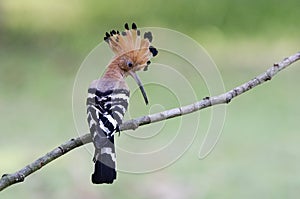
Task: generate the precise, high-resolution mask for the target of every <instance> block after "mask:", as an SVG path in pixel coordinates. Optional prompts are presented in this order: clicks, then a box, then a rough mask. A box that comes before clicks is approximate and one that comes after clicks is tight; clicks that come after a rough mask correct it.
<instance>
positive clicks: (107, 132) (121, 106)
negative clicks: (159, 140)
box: [87, 23, 158, 184]
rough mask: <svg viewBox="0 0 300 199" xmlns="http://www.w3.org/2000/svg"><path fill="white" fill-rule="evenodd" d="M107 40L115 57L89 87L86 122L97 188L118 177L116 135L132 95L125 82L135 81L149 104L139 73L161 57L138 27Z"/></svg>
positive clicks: (109, 35)
mask: <svg viewBox="0 0 300 199" xmlns="http://www.w3.org/2000/svg"><path fill="white" fill-rule="evenodd" d="M104 40H105V41H106V42H107V43H108V45H109V47H110V48H111V49H112V51H113V52H114V54H115V56H114V57H113V59H112V61H111V62H110V64H109V65H108V67H107V69H106V71H105V72H104V74H103V76H102V77H101V78H100V79H97V80H94V81H93V82H92V83H91V84H90V87H89V89H88V98H87V120H88V124H89V128H90V133H91V136H92V140H93V143H94V147H95V154H94V158H93V161H94V163H95V170H94V173H93V174H92V182H93V183H94V184H102V183H108V184H111V183H113V181H114V180H115V179H116V177H117V172H116V152H115V146H114V135H115V134H116V132H120V129H119V126H120V125H121V123H122V119H123V116H124V114H125V112H126V110H127V107H128V101H129V94H130V91H129V87H128V85H127V84H126V82H125V78H126V77H127V76H131V77H133V79H134V80H135V81H136V83H137V84H138V86H139V88H140V90H141V92H142V95H143V97H144V100H145V103H146V104H148V98H147V95H146V92H145V90H144V88H143V85H142V83H141V81H140V79H139V77H138V75H137V74H136V72H137V71H139V70H142V69H143V70H147V68H148V66H149V64H150V63H151V62H150V59H151V58H152V57H155V56H156V55H157V53H158V51H157V49H156V48H154V47H153V46H152V45H151V42H152V33H151V32H145V33H144V35H143V37H142V36H141V33H140V30H138V29H137V26H136V24H135V23H133V24H132V29H129V26H128V24H127V23H126V24H125V30H124V31H122V32H121V33H120V32H119V31H115V30H112V31H110V33H108V32H106V34H105V37H104Z"/></svg>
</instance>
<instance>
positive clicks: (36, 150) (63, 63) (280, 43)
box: [0, 0, 300, 199]
mask: <svg viewBox="0 0 300 199" xmlns="http://www.w3.org/2000/svg"><path fill="white" fill-rule="evenodd" d="M299 7H300V1H298V0H287V1H279V0H264V1H258V0H255V1H246V0H223V1H220V0H211V1H203V0H188V1H180V0H173V1H171V0H165V1H158V0H152V1H145V0H141V1H138V0H133V1H120V0H118V1H117V0H110V1H96V0H86V1H83V0H64V1H58V0H52V1H45V0H21V1H16V0H1V1H0V61H1V62H0V131H1V133H0V146H1V150H0V174H2V173H9V172H14V171H15V170H17V169H20V168H21V167H22V166H25V165H26V164H27V163H29V162H31V161H33V160H34V159H35V158H37V157H39V156H40V155H42V154H44V153H45V152H47V151H49V150H50V149H52V148H53V147H55V146H57V145H58V144H60V143H62V142H64V141H65V140H68V139H70V138H71V137H74V136H77V134H76V133H75V132H76V131H75V128H74V123H73V118H72V107H71V95H72V87H73V82H74V79H75V75H76V72H77V70H78V68H79V66H80V64H81V62H82V61H83V60H84V58H85V57H86V55H87V54H88V53H89V52H90V51H91V49H93V48H94V47H95V46H96V45H98V44H99V42H102V38H103V35H104V32H105V31H108V30H110V29H121V28H122V26H123V24H124V23H125V22H136V23H137V25H138V26H140V27H151V26H154V27H165V28H170V29H173V30H177V31H180V32H182V33H185V34H187V35H189V36H191V37H192V38H193V39H195V40H196V41H198V42H199V43H201V44H202V45H204V46H205V48H206V50H208V52H209V53H210V54H211V55H212V57H213V58H214V61H215V62H216V63H217V65H218V66H219V69H220V72H221V74H222V77H223V79H224V82H225V86H226V87H227V89H229V88H232V87H233V86H236V85H239V84H240V83H242V82H244V81H246V80H248V79H250V78H253V77H254V76H255V75H257V74H259V73H260V72H262V71H263V70H265V69H266V68H267V67H268V66H269V65H270V64H272V63H273V62H275V61H278V60H280V59H281V58H283V57H284V56H287V55H290V54H292V53H294V52H296V51H299V43H300V40H299V34H300V28H299V22H298V21H299V18H300V12H299ZM174 42H176V41H174ZM99 56H101V55H99ZM295 65H296V66H294V67H293V68H291V69H288V70H287V71H285V72H283V73H282V74H280V75H279V76H278V77H277V78H274V80H272V81H271V83H269V84H265V85H264V86H261V87H258V88H256V90H255V91H251V92H249V93H248V94H245V96H241V97H239V98H238V99H236V100H234V101H233V102H232V103H231V104H230V105H229V106H228V112H227V117H226V123H225V126H224V130H223V135H222V137H221V139H220V142H219V144H218V145H217V146H216V148H215V149H214V151H213V153H212V154H211V155H210V156H208V158H206V159H204V160H201V161H200V160H198V159H197V153H198V150H199V146H200V144H201V142H200V140H199V139H197V140H196V141H195V143H194V144H193V146H192V148H191V149H190V150H189V151H188V152H187V153H186V154H185V155H184V156H183V157H182V158H181V159H180V160H178V161H176V163H175V164H173V165H172V166H171V167H169V168H167V169H163V170H161V171H158V172H156V173H151V174H147V175H129V174H125V173H120V174H119V177H118V178H119V179H118V181H117V183H116V184H114V185H111V186H101V187H99V186H92V185H91V184H90V182H89V176H90V173H91V171H92V166H93V165H92V162H91V159H90V156H88V155H87V152H86V151H85V150H83V149H84V148H83V147H82V148H80V149H77V150H75V151H73V152H71V153H70V154H69V155H66V156H65V157H62V158H60V159H59V160H57V161H55V162H54V163H52V164H50V165H49V166H46V167H45V168H44V169H42V170H41V171H39V172H37V173H35V174H34V175H32V176H30V177H28V179H26V181H25V182H24V183H22V184H19V185H15V186H13V187H10V188H8V189H7V190H5V191H4V192H3V193H1V194H0V198H18V197H22V198H43V197H47V198H133V192H134V196H135V197H137V198H165V199H166V198H297V197H298V196H299V194H300V192H299V190H300V189H299V187H300V181H299V179H300V176H299V172H298V168H299V166H300V159H299V157H300V156H299V154H300V150H299V147H298V145H299V141H300V136H299V132H298V129H299V121H298V120H299V113H300V108H299V104H298V102H299V100H300V95H299V92H295V91H294V90H297V89H298V87H297V85H298V84H299V78H298V76H299V75H298V74H299V72H300V70H299V67H297V66H299V63H297V64H295ZM168 78H170V81H171V78H172V77H168ZM154 94H155V92H154ZM83 95H85V93H84V94H83ZM156 95H157V97H156V98H157V99H159V96H160V93H159V91H157V93H156ZM175 105H177V104H170V106H175ZM208 112H209V111H208V110H207V111H203V112H201V117H202V118H204V119H203V121H205V122H206V123H207V124H208V121H209V116H210V115H209V114H208ZM206 123H205V124H203V125H204V126H206V125H207V124H206ZM192 125H193V124H191V126H192ZM201 128H203V127H202V126H201V127H200V129H201ZM200 131H201V130H199V132H200ZM201 132H202V131H201ZM134 133H136V132H134ZM169 133H173V131H171V130H170V132H169ZM203 136H204V134H201V135H199V136H198V138H202V139H203ZM121 138H122V136H121ZM121 138H120V139H121Z"/></svg>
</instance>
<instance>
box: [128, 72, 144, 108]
mask: <svg viewBox="0 0 300 199" xmlns="http://www.w3.org/2000/svg"><path fill="white" fill-rule="evenodd" d="M129 74H130V75H131V77H133V79H134V80H135V81H136V83H137V84H138V86H139V87H140V90H141V92H142V95H143V97H144V100H145V103H146V105H147V104H148V98H147V94H146V92H145V90H144V87H143V84H142V82H141V80H140V78H139V76H138V75H137V74H136V73H135V72H133V71H129Z"/></svg>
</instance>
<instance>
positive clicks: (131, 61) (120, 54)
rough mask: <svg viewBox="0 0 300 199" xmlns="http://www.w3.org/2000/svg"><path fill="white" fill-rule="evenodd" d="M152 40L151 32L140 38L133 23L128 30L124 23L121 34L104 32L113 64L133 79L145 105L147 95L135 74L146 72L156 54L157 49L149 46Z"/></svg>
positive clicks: (113, 31)
mask: <svg viewBox="0 0 300 199" xmlns="http://www.w3.org/2000/svg"><path fill="white" fill-rule="evenodd" d="M152 38H153V37H152V33H151V32H145V33H144V35H143V37H141V32H140V30H138V29H137V26H136V24H135V23H133V24H132V29H129V26H128V24H127V23H126V24H125V30H124V31H122V32H121V33H120V32H119V31H115V30H112V31H110V33H108V32H106V34H105V37H104V40H105V41H106V42H107V43H108V44H109V46H110V48H111V49H112V51H113V52H114V53H115V59H114V62H115V64H117V65H118V67H119V68H120V69H121V70H122V71H123V73H124V75H125V76H128V75H130V76H132V77H133V79H134V80H135V81H136V83H137V84H138V86H139V88H140V89H141V92H142V94H143V97H144V100H145V103H146V104H148V99H147V95H146V92H145V90H144V87H143V85H142V83H141V80H140V78H139V77H138V75H137V74H136V72H137V71H140V70H144V71H146V70H147V69H148V66H149V65H150V63H151V61H150V59H151V58H152V57H155V56H156V55H157V53H158V51H157V49H156V48H154V47H153V46H152V45H151V42H152Z"/></svg>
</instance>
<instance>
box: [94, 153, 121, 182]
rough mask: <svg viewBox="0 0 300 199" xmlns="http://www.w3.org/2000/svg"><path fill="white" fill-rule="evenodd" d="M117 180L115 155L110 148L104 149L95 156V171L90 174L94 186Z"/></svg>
mask: <svg viewBox="0 0 300 199" xmlns="http://www.w3.org/2000/svg"><path fill="white" fill-rule="evenodd" d="M116 178H117V172H116V163H115V153H114V150H113V151H112V149H111V148H108V147H104V148H102V149H101V151H99V152H97V151H96V154H95V171H94V173H93V174H92V182H93V183H94V184H103V183H107V184H111V183H113V181H114V180H115V179H116Z"/></svg>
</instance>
